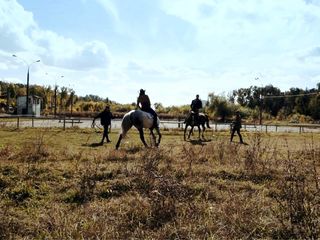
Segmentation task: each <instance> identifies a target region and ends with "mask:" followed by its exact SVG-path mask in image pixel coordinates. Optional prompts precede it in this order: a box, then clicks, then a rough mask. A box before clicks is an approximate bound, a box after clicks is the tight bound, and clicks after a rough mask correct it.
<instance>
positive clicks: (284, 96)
mask: <svg viewBox="0 0 320 240" xmlns="http://www.w3.org/2000/svg"><path fill="white" fill-rule="evenodd" d="M317 94H319V92H314V93H301V94H295V95H280V96H263V98H290V97H301V96H309V95H317Z"/></svg>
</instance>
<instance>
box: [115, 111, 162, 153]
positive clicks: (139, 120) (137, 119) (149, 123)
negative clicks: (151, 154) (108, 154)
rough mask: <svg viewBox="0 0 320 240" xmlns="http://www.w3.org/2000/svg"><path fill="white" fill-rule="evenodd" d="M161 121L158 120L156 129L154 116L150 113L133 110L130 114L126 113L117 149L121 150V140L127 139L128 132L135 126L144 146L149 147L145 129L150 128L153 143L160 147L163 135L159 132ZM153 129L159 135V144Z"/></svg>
mask: <svg viewBox="0 0 320 240" xmlns="http://www.w3.org/2000/svg"><path fill="white" fill-rule="evenodd" d="M159 124H160V120H159V118H157V124H156V127H154V125H153V116H152V114H150V113H147V112H144V111H141V110H131V111H130V112H128V113H126V114H125V115H124V116H123V118H122V122H121V133H120V135H119V139H118V142H117V145H116V149H118V148H119V146H120V142H121V139H122V138H124V137H125V135H126V134H127V132H128V131H129V130H130V128H131V127H132V126H135V127H136V128H137V129H138V131H139V134H140V139H141V141H142V143H143V144H144V146H146V147H148V145H147V143H146V141H145V140H144V134H143V129H144V128H149V130H150V134H151V136H152V139H153V142H154V143H155V145H156V146H159V144H160V140H161V134H160V130H159ZM153 129H156V131H157V134H158V136H159V139H158V142H156V136H155V135H154V133H153Z"/></svg>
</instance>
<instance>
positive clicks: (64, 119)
mask: <svg viewBox="0 0 320 240" xmlns="http://www.w3.org/2000/svg"><path fill="white" fill-rule="evenodd" d="M65 130H66V116H64V117H63V131H65Z"/></svg>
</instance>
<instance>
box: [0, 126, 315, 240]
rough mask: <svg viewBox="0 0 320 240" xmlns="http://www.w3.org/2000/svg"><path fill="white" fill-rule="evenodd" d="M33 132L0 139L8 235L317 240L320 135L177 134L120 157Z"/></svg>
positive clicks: (0, 231) (2, 233)
mask: <svg viewBox="0 0 320 240" xmlns="http://www.w3.org/2000/svg"><path fill="white" fill-rule="evenodd" d="M31 131H32V130H26V131H25V132H24V131H22V132H19V134H21V135H22V136H21V139H17V143H19V144H16V145H12V144H11V145H10V144H3V143H0V144H2V145H1V147H0V190H1V193H0V215H1V216H2V217H1V218H0V238H2V239H271V238H276V239H317V238H320V232H319V229H320V222H319V219H320V218H319V217H320V199H319V196H320V194H319V184H320V175H319V171H320V158H319V156H320V146H319V136H317V135H305V136H304V137H303V138H301V137H297V136H296V135H290V134H287V135H285V136H283V135H281V136H280V135H277V134H275V135H266V134H261V133H254V134H247V135H246V139H247V142H248V145H240V144H234V143H232V144H230V143H229V142H228V136H226V135H225V133H223V132H222V133H218V137H216V138H215V139H214V140H212V141H207V142H187V143H186V142H180V139H182V135H181V134H182V133H179V132H178V133H176V134H177V135H172V134H171V133H168V134H169V135H168V136H167V139H168V140H167V141H166V136H164V142H163V145H161V147H160V148H151V149H145V148H143V147H142V146H141V145H138V144H133V143H129V144H125V145H124V147H123V148H122V149H121V150H119V151H115V150H113V148H111V147H110V145H108V146H106V147H99V148H94V147H90V146H89V145H88V144H87V145H86V144H84V145H83V144H79V142H78V139H79V138H82V139H87V142H88V139H89V137H88V135H89V134H93V133H90V132H86V131H81V130H74V131H76V132H68V133H64V132H55V131H53V130H52V131H51V132H50V131H46V132H40V133H38V134H33V135H32V136H30V135H31V134H32V132H31ZM111 137H112V135H111ZM131 137H133V138H135V139H138V136H135V135H132V136H131ZM97 138H98V137H97ZM170 139H171V140H170ZM61 141H62V142H61ZM60 142H61V143H60ZM65 146H68V147H65ZM297 146H299V147H297Z"/></svg>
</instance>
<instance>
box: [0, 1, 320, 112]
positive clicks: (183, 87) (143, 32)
mask: <svg viewBox="0 0 320 240" xmlns="http://www.w3.org/2000/svg"><path fill="white" fill-rule="evenodd" d="M319 26H320V1H319V0H134V1H133V0H41V1H37V0H0V81H6V82H15V83H23V84H26V73H27V69H28V66H29V69H30V84H31V85H32V84H37V85H41V86H52V87H53V86H54V85H55V84H57V85H58V86H65V87H69V88H72V89H74V90H75V92H76V94H77V95H80V96H85V95H87V94H93V95H98V96H100V97H102V98H107V97H108V98H109V99H111V100H113V101H116V102H118V103H132V102H136V99H137V96H138V93H139V90H140V89H141V88H142V89H145V90H146V94H148V95H149V97H150V99H151V102H152V103H162V104H163V105H164V106H172V105H184V104H190V102H191V100H192V99H194V98H195V95H196V94H199V95H200V98H201V99H203V100H206V99H207V97H208V94H209V93H215V94H217V95H225V96H227V95H228V94H229V93H230V92H232V90H235V89H238V88H246V87H250V86H253V85H256V86H265V85H269V84H272V85H273V86H275V87H278V88H280V89H281V90H283V91H285V90H288V89H289V88H291V87H299V88H303V89H310V88H315V87H316V85H317V83H319V82H320V27H319ZM13 54H15V55H16V56H17V57H12V55H13ZM37 60H40V62H39V63H34V62H35V61H37ZM62 76H63V77H62Z"/></svg>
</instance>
